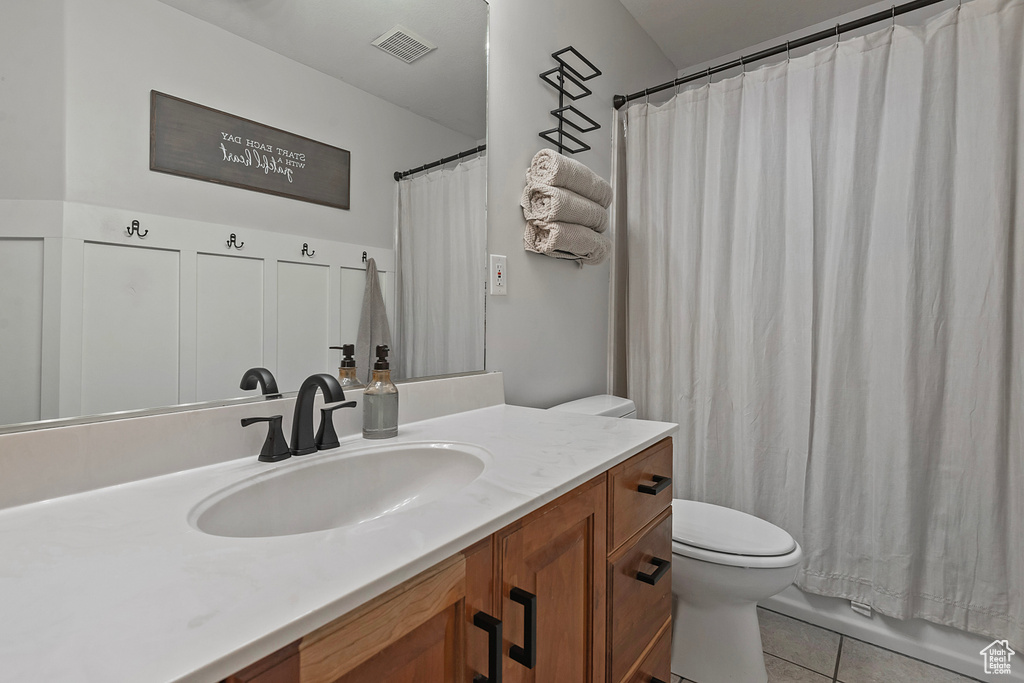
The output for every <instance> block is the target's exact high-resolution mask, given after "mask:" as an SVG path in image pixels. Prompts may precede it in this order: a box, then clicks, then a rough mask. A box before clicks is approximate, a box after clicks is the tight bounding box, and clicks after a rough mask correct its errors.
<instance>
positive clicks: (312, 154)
mask: <svg viewBox="0 0 1024 683" xmlns="http://www.w3.org/2000/svg"><path fill="white" fill-rule="evenodd" d="M350 165H351V154H350V152H349V151H348V150H345V149H340V148H338V147H332V146H331V145H326V144H324V143H322V142H317V141H316V140H310V139H309V138H304V137H302V136H301V135H295V134H293V133H289V132H287V131H283V130H281V129H279V128H271V127H270V126H264V125H263V124H261V123H256V122H255V121H250V120H248V119H243V118H241V117H239V116H234V115H232V114H227V113H225V112H222V111H217V110H216V109H210V108H209V107H204V106H202V105H200V104H195V103H193V102H188V101H186V100H182V99H179V98H177V97H172V96H170V95H165V94H163V93H160V92H157V91H156V90H153V91H151V97H150V133H149V168H150V170H153V171H160V172H161V173H170V174H173V175H180V176H185V177H186V178H195V179H196V180H205V181H208V182H211V183H220V184H221V185H231V186H232V187H241V188H244V189H246V190H255V191H256V192H266V193H268V194H276V195H279V196H281V197H290V198H292V199H300V200H302V201H304V202H313V203H314V204H324V205H326V206H333V207H335V208H338V209H348V208H349V181H350V172H351V168H350Z"/></svg>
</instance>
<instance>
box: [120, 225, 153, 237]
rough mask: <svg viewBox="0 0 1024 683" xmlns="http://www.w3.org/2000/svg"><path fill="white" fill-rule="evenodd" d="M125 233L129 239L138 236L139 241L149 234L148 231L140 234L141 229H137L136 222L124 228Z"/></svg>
mask: <svg viewBox="0 0 1024 683" xmlns="http://www.w3.org/2000/svg"><path fill="white" fill-rule="evenodd" d="M125 232H127V233H128V236H129V237H131V236H132V235H138V236H139V238H140V239H141V238H143V237H145V236H146V235H148V234H149V230H146V231H145V232H142V230H141V228H139V222H138V221H132V224H131V225H129V226H128V227H127V228H125Z"/></svg>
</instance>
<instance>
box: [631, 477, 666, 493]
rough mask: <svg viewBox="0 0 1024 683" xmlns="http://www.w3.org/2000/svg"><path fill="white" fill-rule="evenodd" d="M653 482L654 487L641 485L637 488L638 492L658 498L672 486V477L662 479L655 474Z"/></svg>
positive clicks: (652, 478)
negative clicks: (657, 496)
mask: <svg viewBox="0 0 1024 683" xmlns="http://www.w3.org/2000/svg"><path fill="white" fill-rule="evenodd" d="M651 481H653V482H654V486H648V485H647V484H640V485H639V486H637V487H636V490H637V491H639V492H640V493H646V494H647V495H649V496H656V495H658V494H659V493H661V492H662V491H664V490H665V489H667V488H668V487H669V486H670V485H671V484H672V477H662V476H660V475H657V474H655V475H654V476H653V477H651Z"/></svg>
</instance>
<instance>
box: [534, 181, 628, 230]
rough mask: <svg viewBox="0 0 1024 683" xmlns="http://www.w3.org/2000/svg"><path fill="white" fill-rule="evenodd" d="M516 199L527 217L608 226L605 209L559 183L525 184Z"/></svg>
mask: <svg viewBox="0 0 1024 683" xmlns="http://www.w3.org/2000/svg"><path fill="white" fill-rule="evenodd" d="M519 203H520V205H521V206H522V207H523V215H524V216H526V220H528V221H543V222H545V223H557V222H561V223H575V224H576V225H582V226H584V227H587V228H590V229H591V230H594V231H596V232H604V231H605V230H606V229H607V228H608V210H607V209H605V208H604V207H603V206H601V205H600V204H598V203H597V202H594V201H591V200H589V199H587V198H586V197H584V196H582V195H578V194H576V193H575V192H572V191H571V190H566V189H563V188H561V187H551V186H550V185H527V186H526V189H524V190H523V197H522V199H521V200H520V202H519Z"/></svg>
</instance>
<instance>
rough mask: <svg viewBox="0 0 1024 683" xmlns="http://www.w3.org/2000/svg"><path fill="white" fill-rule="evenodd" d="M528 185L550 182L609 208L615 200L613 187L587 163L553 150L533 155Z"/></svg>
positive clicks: (528, 172)
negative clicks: (588, 166)
mask: <svg viewBox="0 0 1024 683" xmlns="http://www.w3.org/2000/svg"><path fill="white" fill-rule="evenodd" d="M526 184H527V185H551V186H553V187H561V188H564V189H566V190H572V191H573V192H575V193H576V194H578V195H582V196H584V197H586V198H587V199H589V200H591V201H593V202H597V203H598V204H600V205H601V206H603V207H605V208H607V207H608V205H609V204H611V203H612V186H611V185H609V184H608V181H606V180H605V179H604V178H602V177H601V176H599V175H597V174H596V173H594V172H593V171H591V170H590V169H589V168H587V166H586V165H585V164H581V163H580V162H578V161H576V160H575V159H570V158H569V157H567V156H563V155H561V154H559V153H558V152H556V151H554V150H551V149H542V150H541V151H539V152H537V153H536V154H535V155H534V156H533V161H532V162H530V170H529V171H527V177H526Z"/></svg>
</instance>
